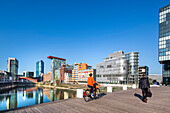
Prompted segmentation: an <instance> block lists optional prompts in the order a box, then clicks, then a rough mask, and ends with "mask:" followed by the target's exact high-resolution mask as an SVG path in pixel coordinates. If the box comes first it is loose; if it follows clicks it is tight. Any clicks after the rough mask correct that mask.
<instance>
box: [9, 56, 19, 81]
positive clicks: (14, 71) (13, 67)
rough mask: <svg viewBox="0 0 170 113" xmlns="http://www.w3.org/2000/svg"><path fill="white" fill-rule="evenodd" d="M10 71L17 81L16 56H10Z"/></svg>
mask: <svg viewBox="0 0 170 113" xmlns="http://www.w3.org/2000/svg"><path fill="white" fill-rule="evenodd" d="M8 72H10V73H11V76H12V80H13V81H17V75H18V60H17V59H16V58H10V57H9V58H8Z"/></svg>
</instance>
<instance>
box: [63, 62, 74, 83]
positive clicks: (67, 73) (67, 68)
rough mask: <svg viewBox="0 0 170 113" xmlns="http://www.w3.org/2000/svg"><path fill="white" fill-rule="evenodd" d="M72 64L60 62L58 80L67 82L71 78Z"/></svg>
mask: <svg viewBox="0 0 170 113" xmlns="http://www.w3.org/2000/svg"><path fill="white" fill-rule="evenodd" d="M72 70H73V66H72V65H68V64H62V65H61V67H60V82H61V83H62V82H64V83H67V82H69V81H71V80H72Z"/></svg>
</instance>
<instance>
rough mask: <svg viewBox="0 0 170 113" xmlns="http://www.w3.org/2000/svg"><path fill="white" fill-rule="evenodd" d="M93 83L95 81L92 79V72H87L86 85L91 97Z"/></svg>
mask: <svg viewBox="0 0 170 113" xmlns="http://www.w3.org/2000/svg"><path fill="white" fill-rule="evenodd" d="M93 83H96V84H97V82H96V81H94V78H93V77H92V74H91V73H90V74H89V77H88V80H87V86H88V87H89V88H91V97H93Z"/></svg>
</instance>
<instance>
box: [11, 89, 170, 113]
mask: <svg viewBox="0 0 170 113" xmlns="http://www.w3.org/2000/svg"><path fill="white" fill-rule="evenodd" d="M151 90H152V93H153V97H152V98H148V103H144V102H142V101H141V100H140V98H138V97H140V95H141V90H139V89H130V90H127V91H123V90H122V91H117V92H113V93H107V95H104V96H103V97H101V98H99V99H96V100H91V101H90V102H85V101H84V100H83V99H78V98H73V99H69V100H60V101H55V102H49V103H43V104H40V105H34V106H29V107H25V108H20V109H16V110H12V111H8V112H9V113H61V112H62V113H92V112H93V113H170V87H159V88H151ZM135 95H136V96H135Z"/></svg>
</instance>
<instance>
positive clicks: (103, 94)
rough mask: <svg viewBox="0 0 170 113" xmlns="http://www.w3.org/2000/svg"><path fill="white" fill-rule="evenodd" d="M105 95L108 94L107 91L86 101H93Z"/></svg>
mask: <svg viewBox="0 0 170 113" xmlns="http://www.w3.org/2000/svg"><path fill="white" fill-rule="evenodd" d="M105 95H107V94H106V93H101V94H100V95H99V96H98V97H96V98H90V99H89V100H88V101H86V102H90V101H92V100H96V99H100V98H101V97H103V96H105Z"/></svg>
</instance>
